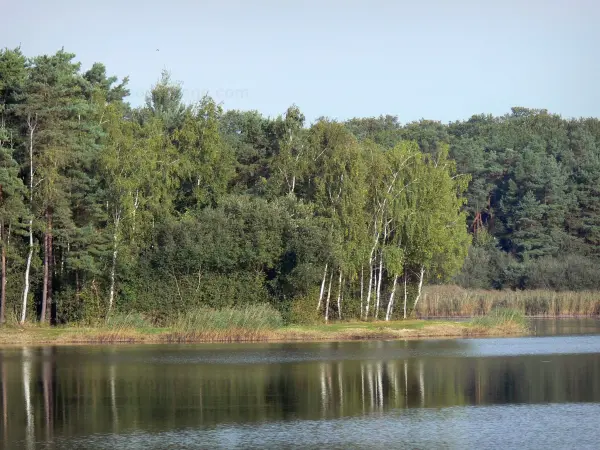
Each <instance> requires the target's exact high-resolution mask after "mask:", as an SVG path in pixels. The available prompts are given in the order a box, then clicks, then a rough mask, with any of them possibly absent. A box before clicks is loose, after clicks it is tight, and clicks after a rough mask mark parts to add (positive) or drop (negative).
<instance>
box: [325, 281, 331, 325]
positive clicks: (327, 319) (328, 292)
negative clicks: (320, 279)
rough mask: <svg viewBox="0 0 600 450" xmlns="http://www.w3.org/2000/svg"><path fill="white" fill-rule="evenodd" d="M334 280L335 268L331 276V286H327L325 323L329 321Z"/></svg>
mask: <svg viewBox="0 0 600 450" xmlns="http://www.w3.org/2000/svg"><path fill="white" fill-rule="evenodd" d="M332 281H333V270H332V271H331V275H330V277H329V288H327V303H326V304H325V323H327V322H328V321H329V299H330V298H331V282H332Z"/></svg>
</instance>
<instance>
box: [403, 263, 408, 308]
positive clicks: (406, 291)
mask: <svg viewBox="0 0 600 450" xmlns="http://www.w3.org/2000/svg"><path fill="white" fill-rule="evenodd" d="M407 278H408V277H407V276H406V273H405V274H404V316H403V317H404V318H405V319H406V302H407V300H408V289H407V288H406V279H407Z"/></svg>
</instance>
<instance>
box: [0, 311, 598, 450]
mask: <svg viewBox="0 0 600 450" xmlns="http://www.w3.org/2000/svg"><path fill="white" fill-rule="evenodd" d="M578 323H579V325H577V323H575V322H573V323H572V324H571V325H568V324H566V323H565V324H564V325H560V324H554V325H553V324H551V323H550V322H546V323H545V324H543V325H541V326H538V328H537V331H536V333H537V334H540V335H538V336H532V337H523V338H485V339H448V340H423V341H416V340H412V341H363V342H337V343H335V342H328V343H294V344H238V345H236V344H228V345H226V344H221V345H216V344H199V345H189V344H187V345H115V346H62V347H19V348H4V349H1V350H0V398H1V401H2V403H1V404H0V407H1V411H2V418H1V423H0V431H1V435H0V436H1V437H0V447H1V448H7V449H8V448H56V449H75V448H91V449H100V448H133V449H136V448H139V449H155V448H156V449H162V448H452V449H464V448H520V449H522V448H528V449H529V448H532V449H533V448H543V449H549V448H598V438H597V434H598V429H599V428H600V335H598V334H596V335H594V334H593V331H591V328H590V327H592V328H593V323H591V322H590V323H582V322H578ZM553 330H555V331H556V333H555V334H558V335H554V336H548V334H553ZM578 332H579V333H583V334H578Z"/></svg>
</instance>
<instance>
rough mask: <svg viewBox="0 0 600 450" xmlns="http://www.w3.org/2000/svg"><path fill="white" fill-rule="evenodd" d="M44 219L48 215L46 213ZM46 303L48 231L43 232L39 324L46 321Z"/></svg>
mask: <svg viewBox="0 0 600 450" xmlns="http://www.w3.org/2000/svg"><path fill="white" fill-rule="evenodd" d="M46 217H48V213H47V212H46ZM47 303H48V230H46V231H44V282H43V286H42V309H41V311H40V323H44V322H45V321H46V305H47Z"/></svg>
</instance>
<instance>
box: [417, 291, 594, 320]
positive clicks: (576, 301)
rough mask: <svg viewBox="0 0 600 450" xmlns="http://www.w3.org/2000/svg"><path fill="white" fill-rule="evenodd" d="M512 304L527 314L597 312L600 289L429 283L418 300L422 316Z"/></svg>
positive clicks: (483, 311) (480, 311) (472, 312)
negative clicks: (474, 287)
mask: <svg viewBox="0 0 600 450" xmlns="http://www.w3.org/2000/svg"><path fill="white" fill-rule="evenodd" d="M497 307H503V308H510V309H513V310H516V311H519V312H521V313H522V314H525V315H526V316H543V317H560V316H597V315H600V292H594V291H581V292H572V291H567V292H555V291H547V290H531V291H510V290H505V291H492V290H483V289H482V290H468V289H463V288H461V287H458V286H429V287H427V288H426V289H424V292H423V297H422V299H421V300H420V301H419V303H418V304H417V311H416V312H417V315H418V316H419V317H474V316H482V315H486V314H489V313H490V311H492V309H493V308H497Z"/></svg>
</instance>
